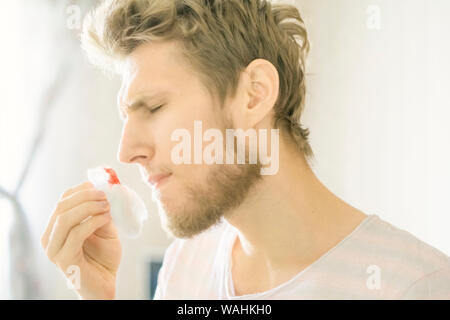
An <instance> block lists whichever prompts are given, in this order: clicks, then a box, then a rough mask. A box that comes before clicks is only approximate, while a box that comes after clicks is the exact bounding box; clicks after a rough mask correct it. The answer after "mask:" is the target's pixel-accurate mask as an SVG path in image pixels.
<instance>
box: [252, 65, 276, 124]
mask: <svg viewBox="0 0 450 320" xmlns="http://www.w3.org/2000/svg"><path fill="white" fill-rule="evenodd" d="M244 73H245V74H246V75H247V81H246V85H247V87H246V92H247V95H248V103H247V104H246V106H245V110H244V112H245V118H246V122H247V126H248V127H250V128H251V127H254V126H256V125H257V124H258V123H260V122H261V121H263V120H264V119H265V118H267V119H271V117H272V111H273V107H274V105H275V102H276V101H277V98H278V91H279V77H278V71H277V69H276V68H275V66H274V65H273V64H272V63H270V62H269V61H267V60H264V59H256V60H253V61H252V62H251V63H250V64H249V65H248V66H247V67H246V68H245V70H244Z"/></svg>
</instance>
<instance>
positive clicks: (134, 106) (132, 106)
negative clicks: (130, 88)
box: [118, 92, 165, 119]
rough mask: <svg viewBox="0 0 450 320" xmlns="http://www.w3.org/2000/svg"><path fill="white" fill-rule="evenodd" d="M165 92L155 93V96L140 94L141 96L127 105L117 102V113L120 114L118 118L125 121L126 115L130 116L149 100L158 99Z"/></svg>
mask: <svg viewBox="0 0 450 320" xmlns="http://www.w3.org/2000/svg"><path fill="white" fill-rule="evenodd" d="M164 93H165V92H161V93H157V94H142V95H138V96H137V97H136V98H134V99H133V100H132V102H131V103H129V104H127V103H122V102H121V101H119V103H118V105H119V113H120V117H121V118H122V119H125V115H126V114H130V113H132V112H134V111H137V110H139V109H140V108H142V107H143V106H144V105H145V104H146V103H147V102H148V101H149V100H154V99H156V98H158V97H160V96H161V95H163V94H164Z"/></svg>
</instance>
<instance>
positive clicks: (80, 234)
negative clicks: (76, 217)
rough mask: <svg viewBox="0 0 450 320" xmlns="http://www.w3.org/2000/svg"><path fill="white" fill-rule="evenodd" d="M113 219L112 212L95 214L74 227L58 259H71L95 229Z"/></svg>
mask: <svg viewBox="0 0 450 320" xmlns="http://www.w3.org/2000/svg"><path fill="white" fill-rule="evenodd" d="M109 221H111V214H109V213H106V214H101V215H97V216H93V217H92V218H90V219H89V220H86V221H85V222H83V223H82V224H80V225H78V226H76V227H74V228H72V230H71V231H70V233H69V235H68V237H67V240H66V242H65V243H64V246H63V247H62V249H61V251H60V252H59V253H58V260H60V259H61V260H64V261H69V260H71V259H72V258H73V257H74V256H76V255H77V254H78V253H79V252H80V250H81V249H82V247H83V243H84V242H85V241H86V239H87V238H89V237H90V236H91V235H92V234H93V233H94V232H95V230H97V229H98V228H101V227H102V226H103V225H105V224H106V223H108V222H109Z"/></svg>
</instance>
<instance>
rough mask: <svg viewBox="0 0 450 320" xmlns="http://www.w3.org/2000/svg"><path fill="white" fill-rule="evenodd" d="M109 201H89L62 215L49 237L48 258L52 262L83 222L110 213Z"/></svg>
mask: <svg viewBox="0 0 450 320" xmlns="http://www.w3.org/2000/svg"><path fill="white" fill-rule="evenodd" d="M108 210H109V205H108V202H107V201H88V202H84V203H82V204H80V205H79V206H77V207H75V208H72V209H70V210H69V211H67V212H65V213H63V214H60V215H59V216H58V217H57V218H56V221H55V224H54V227H53V230H52V233H51V235H50V237H49V242H48V246H47V248H46V252H47V256H48V257H49V259H50V260H52V258H53V257H54V256H55V255H56V254H57V253H58V251H59V250H60V249H61V248H62V246H63V245H64V242H65V241H66V238H67V235H68V234H69V232H70V230H71V229H72V228H74V227H75V226H77V225H79V224H80V223H82V222H83V220H85V219H87V218H88V217H89V216H95V215H99V214H101V213H105V212H108Z"/></svg>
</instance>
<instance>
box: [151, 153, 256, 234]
mask: <svg viewBox="0 0 450 320" xmlns="http://www.w3.org/2000/svg"><path fill="white" fill-rule="evenodd" d="M260 172H261V164H260V162H259V161H258V163H256V164H247V163H246V164H227V165H216V166H213V167H212V168H211V170H210V171H209V173H208V175H207V177H206V181H205V182H204V183H203V184H202V183H192V184H189V185H186V192H185V193H184V194H183V198H184V199H185V203H184V204H183V205H182V206H181V207H178V208H175V207H174V206H171V205H170V204H168V203H167V204H166V203H164V201H161V200H158V208H159V214H160V218H161V224H162V228H163V230H164V231H165V232H166V233H167V234H169V235H170V236H173V237H176V238H182V239H190V238H192V237H194V236H196V235H198V234H200V233H202V232H203V231H206V230H208V229H209V228H211V227H212V226H214V225H217V224H219V223H220V222H221V221H222V218H223V217H224V218H229V217H231V215H232V212H233V209H235V208H238V207H239V206H240V205H241V204H242V203H243V202H244V200H245V199H246V198H247V196H248V195H249V193H250V192H251V190H252V189H253V187H255V186H256V185H257V183H258V182H259V181H260V180H261V173H260Z"/></svg>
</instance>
